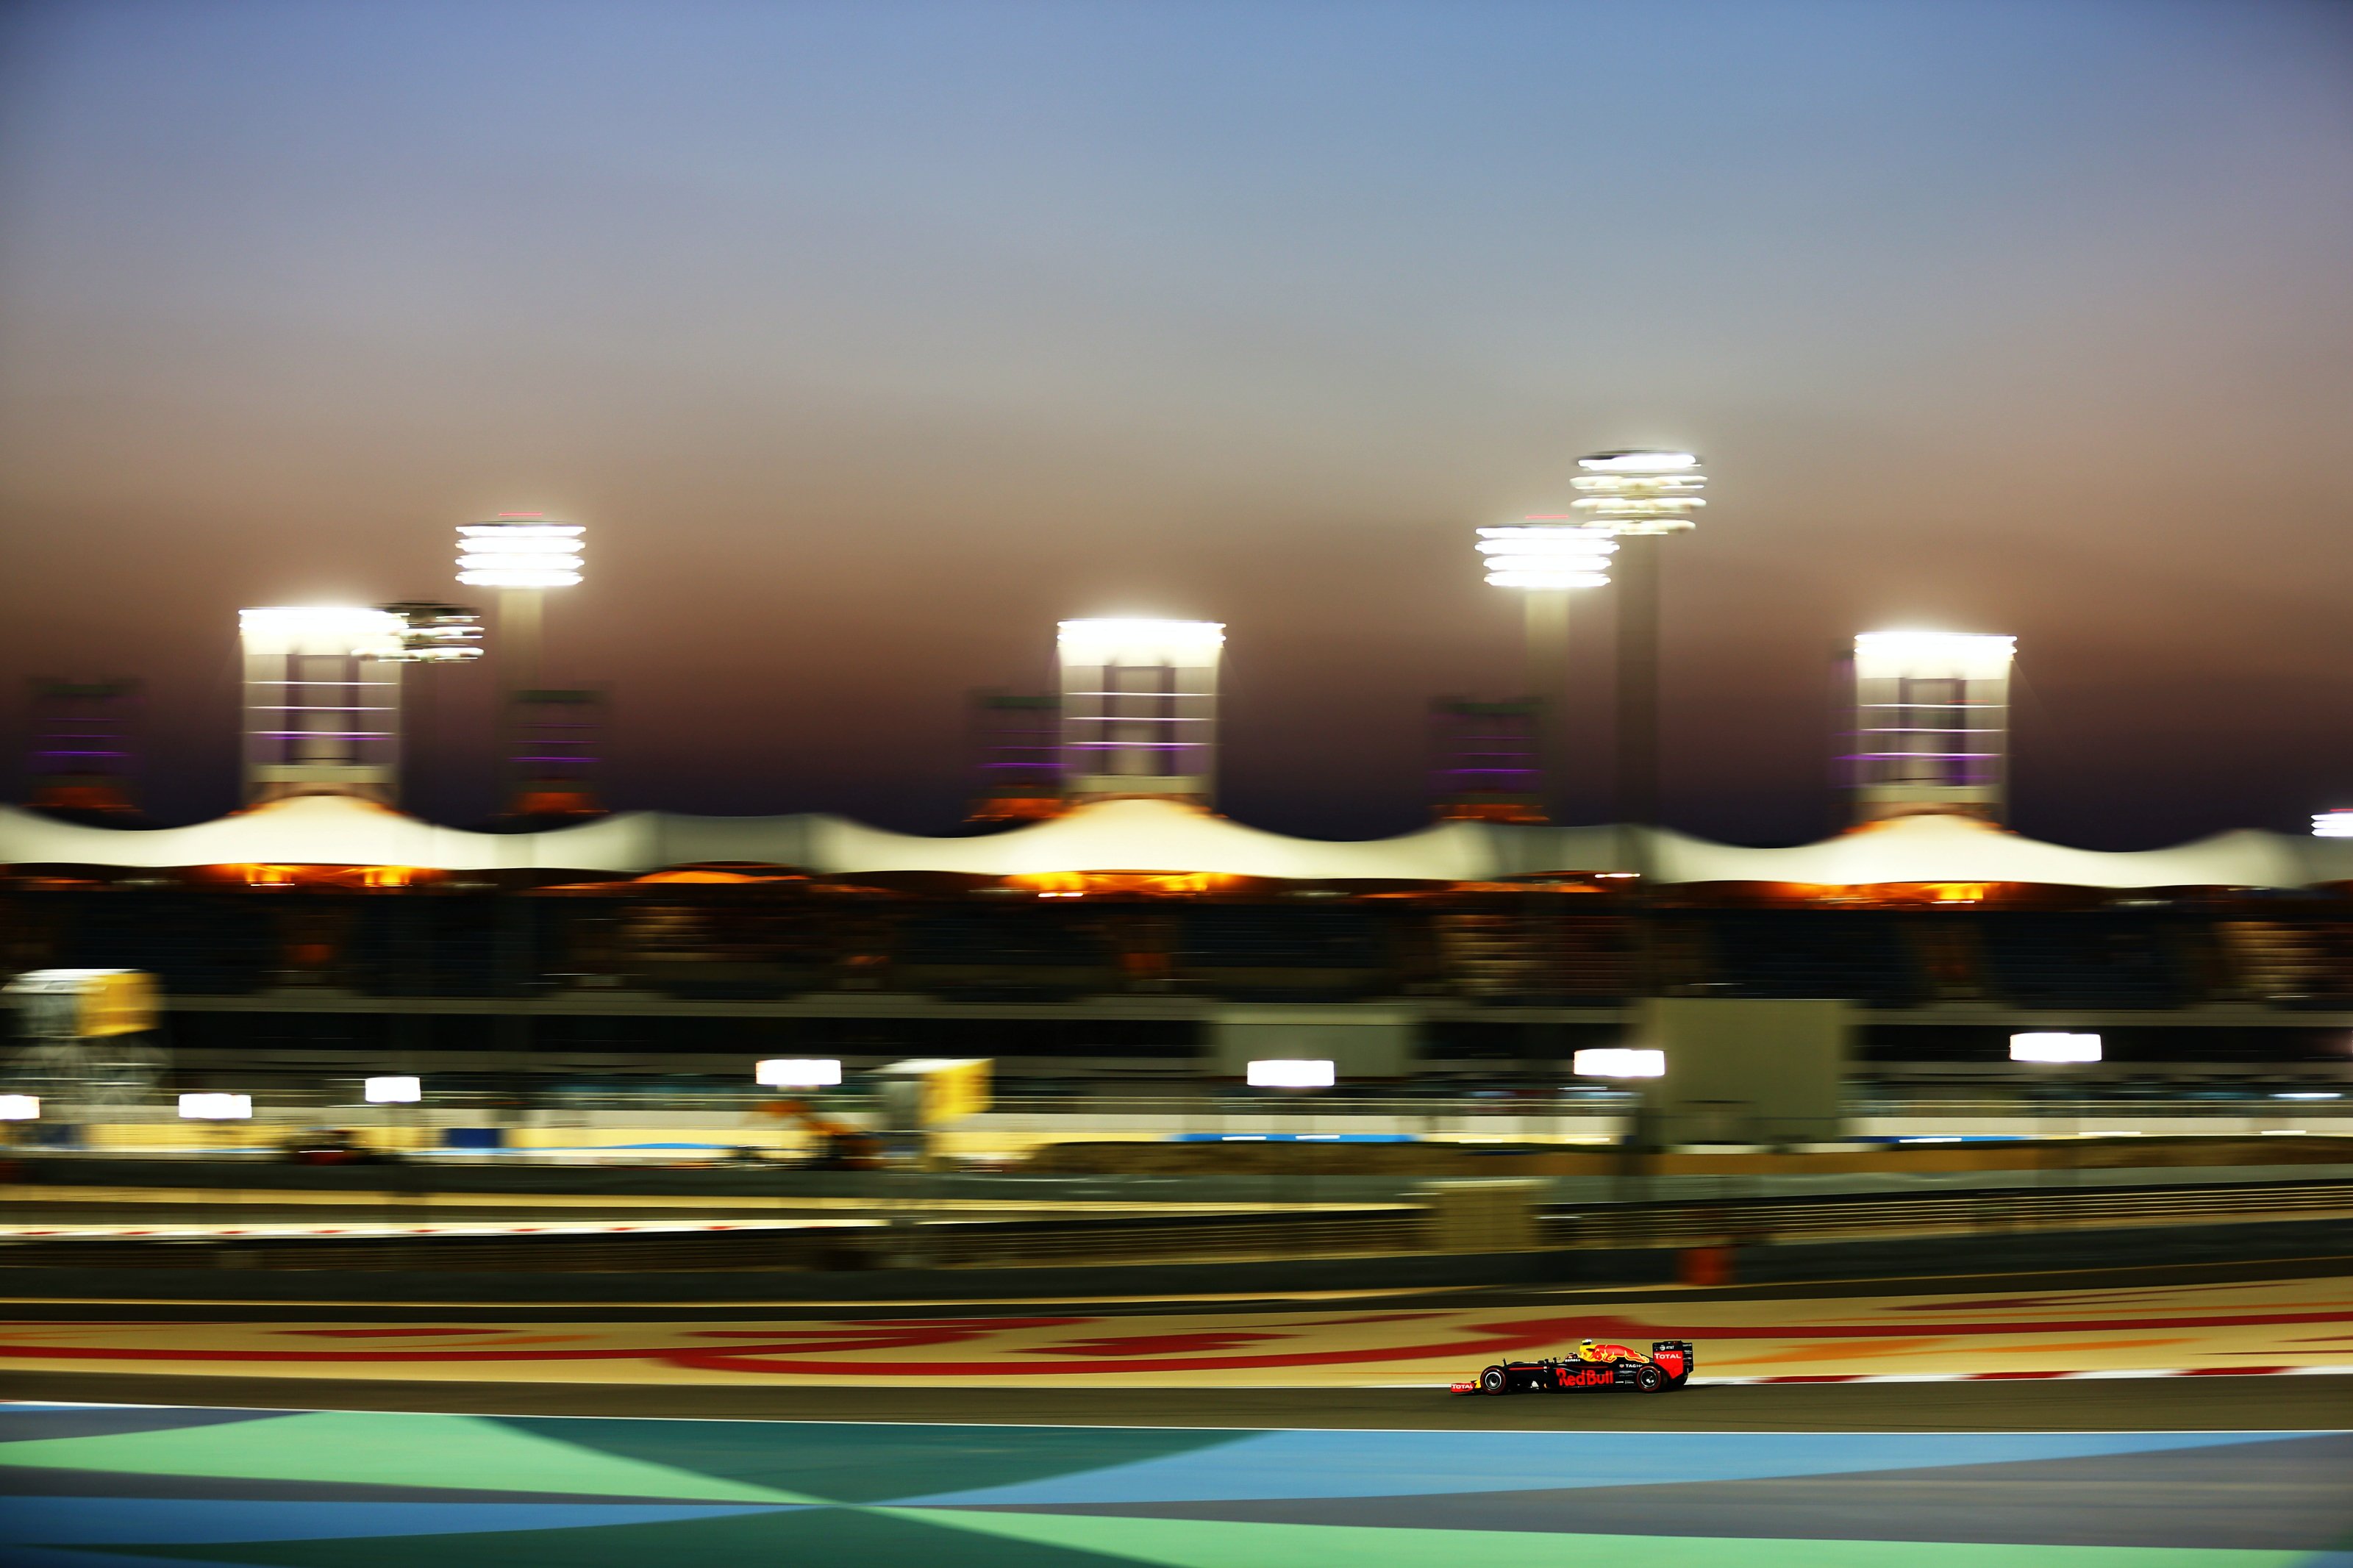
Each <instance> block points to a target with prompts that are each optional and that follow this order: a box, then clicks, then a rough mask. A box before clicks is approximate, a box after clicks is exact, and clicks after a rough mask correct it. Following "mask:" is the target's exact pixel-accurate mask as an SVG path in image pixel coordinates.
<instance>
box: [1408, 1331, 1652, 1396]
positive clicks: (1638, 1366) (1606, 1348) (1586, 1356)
mask: <svg viewBox="0 0 2353 1568" xmlns="http://www.w3.org/2000/svg"><path fill="white" fill-rule="evenodd" d="M1693 1363H1694V1357H1693V1355H1692V1342H1690V1341H1689V1340H1653V1341H1651V1353H1650V1354H1648V1355H1644V1354H1643V1353H1642V1352H1640V1351H1638V1350H1633V1349H1630V1347H1628V1346H1625V1345H1598V1344H1595V1343H1594V1342H1592V1341H1591V1340H1588V1341H1586V1342H1585V1343H1584V1344H1582V1345H1580V1346H1578V1347H1577V1354H1575V1355H1573V1356H1547V1357H1546V1358H1545V1359H1544V1360H1542V1361H1506V1362H1498V1363H1496V1364H1494V1365H1493V1366H1491V1367H1489V1368H1487V1369H1486V1370H1485V1371H1484V1372H1482V1373H1480V1374H1479V1377H1478V1380H1477V1381H1476V1382H1473V1383H1458V1384H1454V1385H1453V1389H1454V1392H1455V1393H1457V1394H1528V1393H1535V1394H1567V1393H1570V1392H1573V1391H1575V1390H1577V1389H1585V1388H1630V1389H1632V1390H1634V1391H1635V1392H1636V1393H1637V1394H1663V1393H1665V1392H1666V1391H1667V1390H1668V1389H1671V1388H1681V1387H1682V1386H1683V1384H1686V1383H1688V1382H1690V1381H1691V1374H1692V1365H1693Z"/></svg>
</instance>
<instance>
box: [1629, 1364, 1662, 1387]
mask: <svg viewBox="0 0 2353 1568" xmlns="http://www.w3.org/2000/svg"><path fill="white" fill-rule="evenodd" d="M1666 1385H1667V1374H1666V1373H1663V1372H1661V1371H1660V1370H1659V1369H1658V1368H1657V1367H1655V1366H1638V1367H1636V1368H1635V1369H1634V1386H1635V1387H1636V1388H1639V1389H1641V1391H1642V1392H1643V1393H1645V1394H1656V1393H1658V1392H1659V1390H1661V1389H1662V1388H1664V1387H1666Z"/></svg>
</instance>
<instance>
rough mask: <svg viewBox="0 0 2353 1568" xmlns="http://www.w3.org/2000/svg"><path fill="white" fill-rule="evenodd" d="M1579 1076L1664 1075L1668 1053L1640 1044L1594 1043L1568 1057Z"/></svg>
mask: <svg viewBox="0 0 2353 1568" xmlns="http://www.w3.org/2000/svg"><path fill="white" fill-rule="evenodd" d="M1568 1065H1569V1070H1570V1071H1571V1072H1573V1073H1575V1074H1576V1075H1577V1077H1579V1078H1664V1077H1665V1076H1666V1075H1667V1053H1666V1052H1664V1051H1661V1050H1652V1049H1649V1048H1647V1047H1639V1046H1597V1047H1592V1048H1591V1049H1588V1050H1582V1051H1579V1052H1577V1054H1576V1055H1575V1056H1573V1057H1571V1058H1569V1064H1568Z"/></svg>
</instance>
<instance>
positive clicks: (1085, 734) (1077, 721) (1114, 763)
mask: <svg viewBox="0 0 2353 1568" xmlns="http://www.w3.org/2000/svg"><path fill="white" fill-rule="evenodd" d="M1225 641H1226V628H1225V626H1223V625H1222V624H1220V623H1219V622H1216V621H1148V620H1086V621H1064V622H1063V623H1062V624H1061V628H1060V637H1059V638H1058V646H1059V651H1060V659H1061V667H1062V721H1061V737H1062V774H1063V781H1064V786H1063V795H1064V796H1065V797H1066V798H1067V799H1068V800H1069V801H1070V802H1071V804H1072V805H1084V804H1086V803H1087V802H1089V801H1097V800H1117V799H1124V798H1132V797H1137V796H1142V797H1145V798H1152V799H1161V800H1180V801H1186V802H1188V803H1190V804H1192V805H1203V806H1206V805H1208V804H1209V803H1210V800H1211V799H1212V798H1213V796H1214V795H1215V794H1216V780H1217V759H1218V663H1219V657H1220V653H1221V650H1222V649H1223V648H1224V647H1225Z"/></svg>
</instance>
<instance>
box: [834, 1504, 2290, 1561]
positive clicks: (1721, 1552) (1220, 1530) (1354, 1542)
mask: <svg viewBox="0 0 2353 1568" xmlns="http://www.w3.org/2000/svg"><path fill="white" fill-rule="evenodd" d="M877 1511H879V1512H884V1513H891V1514H894V1515H897V1516H900V1517H902V1518H907V1519H923V1520H926V1521H930V1522H932V1523H934V1524H953V1525H955V1527H957V1528H958V1529H961V1530H968V1531H976V1532H979V1533H983V1534H988V1535H999V1536H1008V1537H1010V1538H1012V1539H1015V1540H1018V1541H1026V1542H1030V1543H1032V1544H1034V1545H1038V1546H1049V1547H1055V1548H1059V1549H1060V1550H1063V1551H1076V1552H1092V1553H1094V1554H1096V1555H1098V1556H1105V1557H1124V1558H1128V1559H1130V1560H1132V1561H1134V1562H1138V1563H1157V1564H1160V1565H1161V1568H1461V1564H1462V1563H1477V1564H1478V1565H1479V1568H1569V1565H1573V1568H1889V1565H1890V1564H1897V1563H1900V1564H1903V1565H1904V1568H2295V1564H2298V1563H2308V1562H2309V1561H2310V1560H2311V1557H2312V1553H2311V1552H2241V1551H2217V1550H2211V1549H2204V1548H2174V1547H2164V1546H2044V1545H1979V1544H1977V1543H1974V1542H1942V1541H1821V1540H1798V1541H1791V1540H1769V1539H1768V1540H1756V1539H1743V1538H1737V1537H1730V1536H1688V1535H1581V1534H1567V1533H1558V1532H1553V1531H1543V1532H1538V1531H1506V1530H1491V1531H1462V1530H1378V1529H1368V1528H1366V1527H1363V1526H1358V1525H1345V1524H1239V1523H1227V1522H1222V1521H1211V1520H1190V1519H1186V1520H1178V1519H1132V1518H1128V1519H1120V1518H1107V1517H1103V1516H1101V1515H1090V1514H1044V1513H984V1512H978V1511H974V1510H954V1509H884V1510H877Z"/></svg>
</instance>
